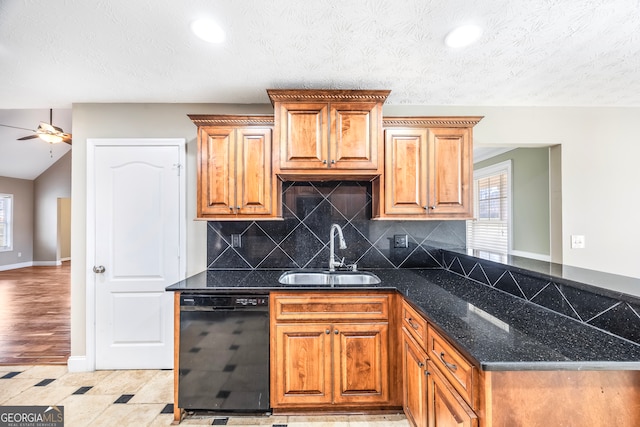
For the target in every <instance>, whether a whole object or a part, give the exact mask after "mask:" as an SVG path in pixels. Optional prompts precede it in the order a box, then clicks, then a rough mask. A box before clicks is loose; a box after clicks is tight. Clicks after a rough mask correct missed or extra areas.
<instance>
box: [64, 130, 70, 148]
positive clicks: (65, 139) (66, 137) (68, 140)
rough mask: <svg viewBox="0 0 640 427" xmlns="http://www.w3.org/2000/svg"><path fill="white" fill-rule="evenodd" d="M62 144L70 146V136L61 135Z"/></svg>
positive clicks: (66, 134)
mask: <svg viewBox="0 0 640 427" xmlns="http://www.w3.org/2000/svg"><path fill="white" fill-rule="evenodd" d="M62 142H66V143H67V144H69V145H71V134H70V133H64V134H62Z"/></svg>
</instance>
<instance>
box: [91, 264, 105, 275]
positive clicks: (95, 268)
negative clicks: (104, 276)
mask: <svg viewBox="0 0 640 427" xmlns="http://www.w3.org/2000/svg"><path fill="white" fill-rule="evenodd" d="M93 272H94V273H97V274H100V273H104V265H97V266H96V265H94V266H93Z"/></svg>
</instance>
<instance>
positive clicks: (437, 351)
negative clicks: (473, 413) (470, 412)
mask: <svg viewBox="0 0 640 427" xmlns="http://www.w3.org/2000/svg"><path fill="white" fill-rule="evenodd" d="M427 335H428V343H429V345H428V348H427V354H428V357H429V359H430V360H432V361H433V363H434V364H435V365H436V366H437V367H438V368H440V371H441V372H442V373H443V374H444V376H445V377H446V378H447V380H449V382H450V383H451V385H452V386H453V387H454V388H455V389H456V390H457V391H458V393H460V396H462V398H464V400H465V401H466V402H467V403H468V404H469V405H471V406H472V407H473V406H474V404H473V402H474V399H475V397H476V396H475V393H476V392H475V386H474V382H475V381H476V380H475V376H476V372H475V367H474V366H473V365H472V364H471V363H470V362H469V361H468V360H467V359H465V358H464V356H462V355H461V354H460V353H459V352H458V351H457V350H456V349H455V348H453V347H452V346H451V344H449V343H448V342H447V341H446V340H445V339H444V338H443V337H442V335H440V334H439V333H438V332H436V330H435V329H433V327H431V326H429V328H428V334H427Z"/></svg>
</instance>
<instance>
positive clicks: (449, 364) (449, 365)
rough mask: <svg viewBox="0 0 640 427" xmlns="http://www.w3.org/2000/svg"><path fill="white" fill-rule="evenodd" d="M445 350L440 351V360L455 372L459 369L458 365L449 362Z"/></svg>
mask: <svg viewBox="0 0 640 427" xmlns="http://www.w3.org/2000/svg"><path fill="white" fill-rule="evenodd" d="M444 356H445V354H444V351H443V352H441V353H440V360H441V361H442V363H444V366H446V367H447V369H449V370H450V371H452V372H455V371H457V370H458V367H457V366H456V365H454V364H453V363H449V362H447V361H446V360H444Z"/></svg>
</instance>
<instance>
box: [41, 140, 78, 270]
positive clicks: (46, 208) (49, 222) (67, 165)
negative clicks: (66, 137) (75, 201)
mask: <svg viewBox="0 0 640 427" xmlns="http://www.w3.org/2000/svg"><path fill="white" fill-rule="evenodd" d="M74 149H75V147H74ZM72 151H73V150H72ZM72 151H69V152H68V153H67V154H65V155H64V156H62V157H61V158H60V160H58V161H57V162H55V163H54V164H53V165H52V166H51V167H50V168H49V169H47V170H46V171H44V172H43V173H41V174H40V175H39V176H38V177H37V178H36V179H35V180H34V181H33V182H34V201H35V202H34V203H35V215H34V235H33V261H34V264H35V265H55V264H56V263H58V262H59V258H58V199H59V198H61V197H71V153H72Z"/></svg>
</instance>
